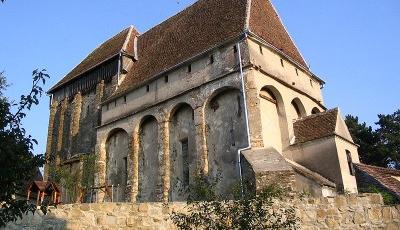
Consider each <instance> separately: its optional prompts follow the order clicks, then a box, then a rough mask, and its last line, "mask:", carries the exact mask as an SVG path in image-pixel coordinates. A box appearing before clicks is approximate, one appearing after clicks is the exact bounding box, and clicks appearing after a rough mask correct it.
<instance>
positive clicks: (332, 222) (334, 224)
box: [325, 216, 339, 229]
mask: <svg viewBox="0 0 400 230" xmlns="http://www.w3.org/2000/svg"><path fill="white" fill-rule="evenodd" d="M325 223H326V225H327V226H328V228H329V229H339V222H338V221H337V220H336V219H335V218H334V217H331V216H330V217H328V218H326V220H325Z"/></svg>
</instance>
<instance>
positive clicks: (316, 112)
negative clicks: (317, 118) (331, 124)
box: [311, 107, 321, 114]
mask: <svg viewBox="0 0 400 230" xmlns="http://www.w3.org/2000/svg"><path fill="white" fill-rule="evenodd" d="M320 112H321V110H319V109H318V108H317V107H314V108H313V109H312V110H311V114H318V113H320Z"/></svg>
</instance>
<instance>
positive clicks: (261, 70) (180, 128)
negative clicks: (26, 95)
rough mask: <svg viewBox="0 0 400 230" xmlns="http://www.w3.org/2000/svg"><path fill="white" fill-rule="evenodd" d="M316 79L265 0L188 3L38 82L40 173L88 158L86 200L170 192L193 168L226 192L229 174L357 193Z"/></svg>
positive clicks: (174, 195)
mask: <svg viewBox="0 0 400 230" xmlns="http://www.w3.org/2000/svg"><path fill="white" fill-rule="evenodd" d="M324 84H325V83H324V81H323V80H322V79H320V78H319V77H318V76H316V75H315V74H313V73H312V71H311V70H310V68H309V66H308V65H307V62H306V61H305V59H304V58H303V56H302V55H301V53H300V51H299V50H298V48H297V47H296V45H295V44H294V42H293V40H292V39H291V37H290V35H289V34H288V32H287V30H286V29H285V27H284V25H283V24H282V21H281V20H280V18H279V16H278V15H277V12H276V10H275V9H274V7H273V5H272V3H271V2H270V1H269V0H199V1H197V2H196V3H194V4H193V5H192V6H190V7H188V8H186V9H185V10H183V11H182V12H180V13H178V14H177V15H175V16H173V17H171V18H169V19H167V20H166V21H164V22H161V23H160V24H158V25H157V26H155V27H153V28H151V29H150V30H148V31H146V32H144V33H141V32H139V31H137V30H136V29H135V28H134V27H133V26H130V27H128V28H126V29H124V30H123V31H121V32H120V33H118V34H117V35H115V36H114V37H112V38H110V39H109V40H107V41H106V42H104V43H103V44H101V45H100V46H99V47H97V48H96V49H95V50H94V51H93V52H92V53H90V54H89V55H88V56H87V57H86V58H85V59H84V60H83V61H82V62H81V63H79V64H78V65H77V66H76V67H75V68H74V69H72V70H71V72H69V73H68V74H67V75H66V76H65V77H64V78H62V79H61V80H60V81H59V82H58V83H57V84H56V85H55V86H53V87H52V88H51V89H50V90H49V94H50V95H51V107H50V118H49V128H48V141H47V150H46V154H47V156H52V157H53V158H54V159H55V160H54V161H53V163H52V165H47V166H46V167H45V175H44V177H45V180H51V179H52V178H51V173H50V168H51V166H54V167H61V168H64V169H66V170H69V171H70V172H80V171H84V170H85V167H84V166H83V164H82V160H81V159H82V158H81V156H84V155H95V156H96V166H97V171H96V172H95V175H94V184H93V189H92V192H91V198H90V199H91V200H92V201H95V202H103V201H118V202H123V201H131V202H135V201H137V202H156V201H164V202H165V201H182V200H185V199H186V198H187V188H188V187H189V185H190V184H191V183H193V181H194V178H195V176H196V175H198V174H199V173H204V174H205V175H207V176H208V177H209V178H214V179H215V178H218V183H217V186H216V187H217V189H218V193H219V194H221V195H226V196H230V194H231V192H232V188H233V187H235V186H237V185H238V184H240V181H243V182H244V184H249V185H251V186H248V189H253V190H256V189H260V188H262V187H263V186H265V185H267V184H271V183H278V184H281V185H283V186H285V187H287V188H289V189H292V190H294V191H299V192H302V191H305V192H308V193H311V194H312V195H314V196H329V195H334V194H336V193H338V192H343V191H349V192H352V193H357V185H356V179H355V176H354V173H355V172H354V168H353V162H354V163H359V158H358V153H357V145H356V144H354V142H353V140H352V138H351V136H350V133H349V131H348V129H347V127H346V125H345V123H344V121H343V119H342V117H341V114H340V111H339V110H338V109H337V108H334V109H328V108H327V107H326V106H325V105H324V101H323V97H322V91H321V90H322V89H323V86H324ZM77 183H78V182H77ZM110 190H112V192H110ZM62 201H63V202H68V197H66V194H65V192H64V193H63V196H62Z"/></svg>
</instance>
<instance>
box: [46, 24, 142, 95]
mask: <svg viewBox="0 0 400 230" xmlns="http://www.w3.org/2000/svg"><path fill="white" fill-rule="evenodd" d="M138 34H139V33H138V32H137V31H136V30H135V29H134V28H133V26H130V27H128V28H126V29H124V30H122V31H121V32H119V33H118V34H116V35H115V36H113V37H112V38H110V39H108V40H107V41H106V42H104V43H103V44H101V45H100V46H99V47H97V48H96V49H94V50H93V51H92V52H91V53H90V54H89V55H88V56H87V57H86V58H85V59H83V61H82V62H80V63H79V64H78V65H77V66H76V67H75V68H73V69H72V70H71V72H69V73H68V74H67V75H66V76H65V77H64V78H62V79H61V80H60V81H59V82H58V83H57V84H56V85H54V86H53V87H52V88H51V89H50V90H49V93H52V92H54V91H55V90H57V89H58V88H60V87H62V86H63V85H64V84H65V83H67V82H70V81H72V80H74V79H76V78H78V77H79V76H81V75H82V74H83V73H85V72H87V71H89V70H91V69H93V68H94V67H96V66H97V65H99V64H101V63H103V62H104V61H107V60H109V59H110V58H113V57H115V56H116V55H118V54H119V53H120V52H121V51H124V52H126V53H130V54H132V53H133V52H134V50H133V49H134V48H133V47H134V46H133V39H134V37H136V36H137V35H138Z"/></svg>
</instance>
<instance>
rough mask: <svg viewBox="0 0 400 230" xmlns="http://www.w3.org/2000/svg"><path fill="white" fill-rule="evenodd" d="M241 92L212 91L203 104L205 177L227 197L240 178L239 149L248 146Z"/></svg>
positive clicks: (227, 90)
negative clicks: (205, 143) (214, 182)
mask: <svg viewBox="0 0 400 230" xmlns="http://www.w3.org/2000/svg"><path fill="white" fill-rule="evenodd" d="M244 109H245V108H244V103H243V95H242V93H241V91H240V90H238V89H232V88H231V87H228V88H222V89H218V90H216V91H215V93H213V94H212V96H211V97H210V98H209V100H207V103H206V105H205V118H206V119H205V120H206V139H207V149H208V159H207V160H208V176H209V177H210V179H216V178H218V179H219V180H218V183H217V186H216V188H217V191H218V193H220V194H221V195H223V196H226V197H230V196H231V195H232V189H233V187H234V186H237V184H238V183H239V181H240V178H239V165H238V160H239V159H238V150H239V149H241V148H243V147H246V146H247V132H246V121H245V111H244Z"/></svg>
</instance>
